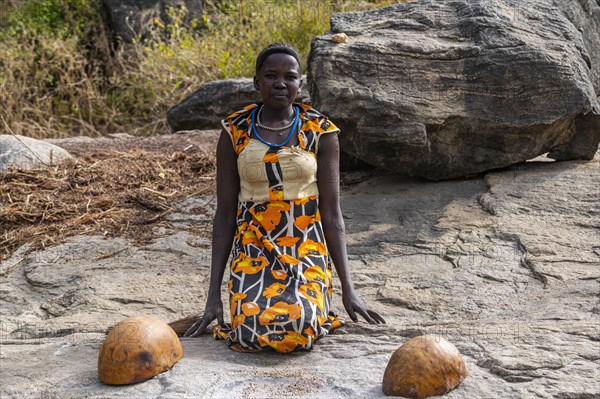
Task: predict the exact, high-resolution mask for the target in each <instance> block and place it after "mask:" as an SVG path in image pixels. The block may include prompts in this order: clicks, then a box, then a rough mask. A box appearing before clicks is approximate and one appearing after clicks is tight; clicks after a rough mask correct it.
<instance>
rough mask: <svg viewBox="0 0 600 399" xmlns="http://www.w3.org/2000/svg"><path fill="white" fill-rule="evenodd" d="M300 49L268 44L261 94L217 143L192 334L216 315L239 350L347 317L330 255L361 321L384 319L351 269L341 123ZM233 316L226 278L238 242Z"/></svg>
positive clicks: (287, 345) (293, 344) (308, 341)
mask: <svg viewBox="0 0 600 399" xmlns="http://www.w3.org/2000/svg"><path fill="white" fill-rule="evenodd" d="M301 73H302V71H301V63H300V58H299V57H298V54H297V52H296V51H295V50H294V49H293V48H292V47H290V46H288V45H286V44H282V43H275V44H272V45H270V46H268V47H266V48H265V49H263V50H262V51H261V53H260V54H259V55H258V58H257V60H256V76H255V77H254V85H255V87H256V90H258V91H259V92H260V95H261V97H262V103H258V104H252V105H249V106H247V107H245V108H244V109H242V110H240V111H238V112H234V113H233V114H231V115H229V116H228V117H227V118H226V119H225V120H223V126H224V132H223V133H222V134H221V137H220V139H219V143H218V146H217V211H216V215H215V219H214V226H213V238H212V244H213V245H212V248H213V249H212V266H211V267H212V268H211V276H210V286H209V292H208V298H207V301H206V306H205V309H204V315H203V316H202V317H201V318H200V319H199V320H198V321H197V322H196V323H194V324H193V325H192V327H190V329H189V330H188V331H187V332H186V333H185V335H184V336H190V337H194V336H197V335H200V334H202V333H203V332H204V331H205V329H206V328H207V326H208V324H209V323H210V322H211V321H213V320H215V319H217V321H218V323H219V324H218V325H217V326H216V327H215V329H214V335H215V338H217V339H224V340H225V341H226V342H227V343H228V344H229V345H230V347H231V348H232V349H234V350H237V351H243V352H248V351H258V350H262V349H265V348H269V347H270V348H273V349H275V350H276V351H278V352H291V351H294V350H297V349H311V348H312V345H313V342H314V341H315V340H316V339H318V338H320V337H322V336H324V335H326V334H327V333H329V332H330V331H332V330H333V329H335V328H337V327H339V326H341V325H342V323H343V322H342V321H341V320H339V319H338V317H337V316H336V315H335V314H334V313H333V312H331V311H330V305H331V296H332V291H333V290H332V271H331V261H332V260H333V264H334V265H335V267H336V272H337V275H338V276H339V278H340V280H341V283H342V302H343V304H344V307H345V308H346V311H347V312H348V315H349V316H350V318H351V319H352V320H354V321H358V318H357V316H356V314H357V313H358V314H360V315H361V316H362V317H364V318H365V320H367V321H368V322H369V323H371V324H376V323H385V321H384V319H383V317H381V316H380V315H379V314H378V313H377V312H375V311H373V310H372V309H369V307H368V306H367V305H366V304H365V303H364V302H363V301H362V300H361V299H360V298H359V296H358V295H357V293H356V291H355V290H354V286H353V284H352V281H351V279H350V275H349V272H348V259H347V254H346V243H345V240H344V222H343V219H342V213H341V210H340V205H339V143H338V137H337V134H335V133H338V132H339V129H338V128H337V127H336V126H335V125H334V124H333V123H332V122H331V121H329V120H328V119H327V117H325V116H324V115H322V114H321V113H319V112H318V111H316V110H315V109H313V108H311V107H310V106H309V105H306V104H300V103H294V100H295V99H296V96H297V95H298V92H299V90H300V86H301V85H302V81H301V76H302V75H301ZM232 244H233V260H232V262H231V265H230V277H229V292H230V297H229V303H230V312H231V324H226V323H225V322H224V320H223V303H222V300H221V290H220V285H221V282H222V280H223V274H224V271H225V266H226V263H227V259H228V257H229V251H230V250H231V248H232Z"/></svg>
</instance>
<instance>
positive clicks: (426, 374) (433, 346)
mask: <svg viewBox="0 0 600 399" xmlns="http://www.w3.org/2000/svg"><path fill="white" fill-rule="evenodd" d="M466 376H467V367H466V366H465V362H464V360H463V358H462V356H461V354H460V352H459V351H458V349H456V347H455V346H454V345H452V344H451V343H450V342H448V341H446V340H445V339H444V338H442V337H440V336H438V335H423V336H420V337H415V338H412V339H410V340H408V341H407V342H405V343H404V344H403V345H402V346H401V347H400V348H398V349H397V350H396V351H395V352H394V354H393V355H392V358H391V359H390V361H389V362H388V365H387V367H386V369H385V373H384V374H383V393H384V394H386V395H388V396H404V397H407V398H415V399H419V398H427V397H429V396H435V395H443V394H445V393H448V392H450V391H451V390H453V389H454V388H455V387H456V386H457V385H458V384H460V383H461V382H462V381H463V380H464V379H465V377H466Z"/></svg>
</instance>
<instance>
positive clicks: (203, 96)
mask: <svg viewBox="0 0 600 399" xmlns="http://www.w3.org/2000/svg"><path fill="white" fill-rule="evenodd" d="M302 82H303V90H301V91H300V93H298V99H297V101H300V102H303V103H307V104H310V97H309V95H308V91H307V90H306V89H305V87H306V77H303V78H302ZM258 101H262V100H261V98H260V94H259V92H258V91H257V90H256V89H255V88H254V81H253V79H252V78H238V79H225V80H216V81H213V82H209V83H207V84H205V85H202V86H201V87H200V88H199V89H198V90H196V91H195V92H193V93H192V94H190V95H189V96H187V97H186V98H185V99H184V100H183V101H181V102H180V103H179V104H177V105H175V106H173V107H172V108H170V109H169V110H168V111H167V123H168V124H169V126H170V127H171V130H172V131H173V132H177V131H180V130H194V129H221V119H223V118H225V117H226V116H227V115H229V114H231V113H233V112H235V111H238V110H240V109H242V108H243V107H244V106H246V105H248V104H251V103H254V102H258Z"/></svg>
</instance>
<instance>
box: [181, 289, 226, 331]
mask: <svg viewBox="0 0 600 399" xmlns="http://www.w3.org/2000/svg"><path fill="white" fill-rule="evenodd" d="M214 319H217V322H218V323H219V324H221V325H223V324H225V322H224V321H223V301H221V298H218V299H213V300H211V299H210V298H209V299H208V300H207V301H206V307H205V308H204V314H203V315H202V316H201V317H200V318H199V319H198V320H197V321H196V322H195V323H194V324H192V326H191V327H190V328H188V330H187V331H186V332H185V333H184V334H183V336H184V337H197V336H199V335H201V334H202V333H204V331H206V327H208V325H209V324H210V323H211V322H212V321H213V320H214Z"/></svg>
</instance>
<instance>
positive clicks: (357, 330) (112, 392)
mask: <svg viewBox="0 0 600 399" xmlns="http://www.w3.org/2000/svg"><path fill="white" fill-rule="evenodd" d="M598 181H600V159H599V158H598V155H596V158H594V159H593V160H592V161H590V162H583V161H569V162H555V163H549V162H547V161H546V162H529V163H524V164H520V165H516V166H513V167H511V168H509V169H506V170H504V171H496V172H493V173H490V174H487V175H486V176H485V178H484V179H480V178H473V179H463V180H453V181H444V182H425V181H421V180H416V179H410V178H406V177H399V176H395V175H387V176H380V177H376V178H372V179H370V180H367V181H365V182H363V183H360V184H358V185H356V186H354V187H352V188H351V189H349V190H345V191H343V192H342V209H343V213H344V218H345V222H346V229H347V241H348V251H349V259H350V266H351V271H352V276H353V279H354V282H355V286H356V288H357V289H358V291H359V293H360V295H361V296H362V297H363V298H364V299H365V300H366V301H368V302H369V303H370V304H372V306H373V308H375V309H376V310H377V311H379V312H380V313H381V314H382V315H384V316H385V318H386V320H387V322H388V324H387V325H380V326H371V325H368V324H366V323H364V322H359V323H353V322H351V321H349V319H348V317H347V315H346V314H345V312H344V310H343V307H342V305H341V297H340V292H341V291H340V286H339V284H338V283H337V279H336V285H335V286H334V303H333V307H334V310H335V311H336V312H338V313H339V314H340V315H341V316H342V317H343V318H344V319H345V320H346V321H347V322H348V323H347V324H346V326H344V327H342V328H341V329H339V330H337V331H336V332H335V333H334V334H332V335H330V336H327V337H324V338H323V339H322V340H320V341H319V342H318V343H317V344H316V345H315V348H314V350H313V351H311V352H303V353H293V354H288V355H282V354H277V353H272V352H265V353H259V354H239V353H237V352H234V351H232V350H229V349H228V348H227V347H226V345H225V344H224V343H223V342H222V341H214V340H213V339H212V336H211V335H210V334H207V335H204V336H202V337H200V338H196V339H192V338H184V339H182V344H183V349H184V357H183V359H182V360H181V361H179V362H178V363H177V364H176V365H175V366H174V367H173V368H172V369H171V370H169V371H167V372H165V373H163V374H160V375H158V376H157V377H155V378H153V379H151V380H148V381H146V382H143V383H140V384H137V385H132V386H123V387H112V386H106V385H103V384H101V383H100V382H99V381H98V379H97V370H96V362H97V356H98V352H99V349H100V347H101V345H102V341H103V338H104V334H103V331H104V330H105V329H106V328H107V327H109V326H112V325H114V324H115V323H116V322H118V321H120V320H121V319H123V318H125V317H127V316H131V315H140V314H152V315H155V316H158V317H160V318H162V319H163V320H165V321H172V320H175V319H177V318H179V317H182V316H186V315H190V314H194V313H197V312H199V311H200V310H201V308H202V306H203V305H204V301H205V299H206V294H207V289H208V277H209V263H210V240H209V237H208V236H207V235H205V234H198V233H195V232H194V230H191V229H190V228H189V223H190V222H191V221H193V222H195V223H197V220H196V219H194V218H186V216H185V215H186V214H187V213H189V212H190V210H194V215H193V216H196V215H200V216H203V217H205V218H207V219H209V218H210V216H211V215H212V214H214V204H215V202H214V197H211V196H206V197H197V198H189V199H187V200H186V201H184V202H182V203H181V204H179V206H178V208H179V209H178V212H179V213H176V214H174V216H173V220H172V226H171V227H162V228H161V230H160V233H161V237H160V238H157V239H156V240H154V241H153V242H152V243H150V244H148V245H145V246H136V245H134V244H133V243H131V242H129V241H127V240H123V239H107V238H103V237H87V236H77V237H72V238H70V239H69V240H67V241H66V242H65V243H64V244H61V245H59V246H56V247H54V248H47V249H46V250H44V251H39V252H35V253H31V254H29V255H24V249H22V250H21V251H17V252H15V253H14V254H13V257H12V258H11V259H8V260H6V261H5V262H3V263H2V264H1V265H0V273H2V277H1V279H0V300H1V307H0V311H1V315H2V324H1V327H2V328H1V330H0V342H1V343H2V345H1V347H0V365H1V367H0V380H1V381H2V384H0V396H1V397H3V398H4V397H7V398H13V397H14V398H23V397H44V398H80V397H89V398H164V397H168V398H196V397H207V398H220V397H229V398H264V397H297V398H331V397H335V398H338V397H340V398H357V397H365V398H383V397H384V396H383V393H382V391H381V380H382V378H383V372H384V370H385V367H386V364H387V361H388V359H389V358H390V356H391V354H392V352H393V351H394V350H395V349H396V348H397V347H399V346H400V345H401V344H402V343H403V342H405V341H406V340H408V339H409V338H411V337H414V336H417V335H422V334H431V333H433V334H440V335H442V336H444V337H445V338H446V339H448V340H449V341H450V342H452V343H454V344H455V345H456V346H457V348H458V349H459V350H460V351H461V353H462V354H463V356H464V358H465V361H466V364H467V367H468V371H469V376H468V377H467V379H466V380H465V381H464V382H463V383H462V384H461V385H459V386H458V388H457V389H456V390H454V391H452V392H450V393H449V394H448V395H447V396H446V397H448V398H481V399H483V398H490V397H504V398H509V397H511V398H512V397H521V398H529V397H539V398H592V397H598V396H600V379H599V378H598V376H599V375H598V374H599V368H598V364H599V361H600V350H599V349H600V348H599V345H598V343H599V342H600V330H599V329H598V326H599V325H600V308H599V305H598V297H599V290H598V287H599V286H598V283H599V282H600V272H599V270H600V247H599V244H598V243H599V242H600V241H599V240H598V238H599V232H600V209H599V198H600V195H599V194H600V193H599V191H598V190H599V189H598V184H597V182H598ZM202 210H204V211H202ZM222 295H223V298H226V295H227V293H226V287H225V284H224V285H223V291H222ZM225 306H227V302H225Z"/></svg>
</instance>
